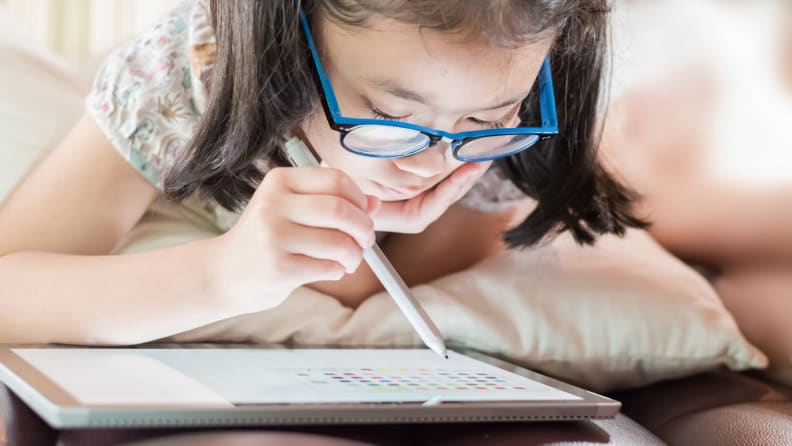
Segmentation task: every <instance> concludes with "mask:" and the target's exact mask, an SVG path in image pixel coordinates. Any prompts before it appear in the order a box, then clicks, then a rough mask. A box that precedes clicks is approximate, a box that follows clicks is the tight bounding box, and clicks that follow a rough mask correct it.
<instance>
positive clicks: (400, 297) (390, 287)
mask: <svg viewBox="0 0 792 446" xmlns="http://www.w3.org/2000/svg"><path fill="white" fill-rule="evenodd" d="M285 148H286V155H287V156H288V157H289V161H290V162H291V163H292V165H294V166H297V167H319V162H318V161H317V160H316V158H315V157H314V155H313V153H312V152H311V150H310V149H309V148H308V147H307V146H306V145H305V143H304V142H303V141H302V140H301V139H300V138H298V137H296V136H295V137H292V138H290V139H289V140H288V141H286V143H285ZM363 259H364V260H365V261H366V263H368V265H369V267H370V268H371V271H373V272H374V275H376V276H377V278H378V279H379V280H380V282H382V285H383V286H384V287H385V290H387V291H388V293H389V294H390V295H391V298H393V300H394V302H396V305H398V306H399V309H400V310H401V312H402V313H404V316H405V317H407V320H408V321H409V322H410V324H411V325H412V326H413V328H415V331H416V332H418V336H420V337H421V339H422V340H423V341H424V343H425V344H426V345H427V346H428V347H429V348H431V349H432V350H433V351H434V352H435V353H437V354H439V355H440V356H443V357H445V358H448V353H447V352H446V346H445V343H444V342H443V335H441V334H440V330H438V329H437V326H435V324H434V322H432V319H431V318H429V315H428V314H427V313H426V310H424V309H423V307H422V306H421V304H420V302H418V300H417V299H416V298H415V296H413V295H412V292H410V288H409V287H408V286H407V284H405V283H404V280H402V278H401V276H399V273H397V272H396V270H395V269H394V268H393V265H391V263H390V261H389V260H388V258H387V257H385V254H384V253H383V252H382V250H381V249H380V247H379V246H378V245H377V244H376V243H375V244H373V245H372V246H371V247H369V248H365V249H364V250H363Z"/></svg>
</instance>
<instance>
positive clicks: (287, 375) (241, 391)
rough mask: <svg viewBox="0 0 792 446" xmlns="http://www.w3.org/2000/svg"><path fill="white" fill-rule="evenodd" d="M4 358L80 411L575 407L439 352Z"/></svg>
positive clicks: (65, 352) (552, 392)
mask: <svg viewBox="0 0 792 446" xmlns="http://www.w3.org/2000/svg"><path fill="white" fill-rule="evenodd" d="M13 352H14V353H15V354H16V355H18V356H20V357H21V358H23V359H24V360H25V361H27V362H28V363H30V364H31V365H32V366H34V367H35V368H37V369H38V370H39V371H40V372H41V373H43V374H45V375H46V376H47V377H48V378H49V379H50V380H52V381H53V382H54V383H55V384H57V385H58V386H60V387H61V388H62V389H63V390H64V391H66V392H67V393H69V394H70V395H71V396H72V397H74V398H75V399H76V400H78V401H80V402H81V403H82V404H85V405H113V406H115V405H161V406H174V405H176V406H183V405H202V406H205V405H211V406H218V407H223V406H232V405H257V404H293V403H318V404H322V403H361V402H364V403H402V402H421V403H423V404H433V403H440V402H455V401H521V402H524V401H555V400H580V399H581V398H579V397H577V396H575V395H572V394H570V393H567V392H564V391H561V390H559V389H556V388H553V387H550V386H547V385H545V384H542V383H539V382H536V381H534V380H531V379H528V378H526V377H523V376H520V375H517V374H515V373H512V372H509V371H506V370H502V369H499V368H497V367H495V366H492V365H490V364H487V363H484V362H481V361H478V360H476V359H473V358H470V357H467V356H464V355H462V354H458V353H455V352H451V351H449V358H448V359H445V358H441V357H439V356H438V355H436V354H435V353H433V352H431V351H429V350H418V349H404V350H390V349H295V350H287V349H275V350H270V349H238V348H233V349H223V348H217V349H211V348H210V349H142V348H140V349H139V348H134V349H117V348H113V349H74V348H68V349H66V348H64V349H54V348H46V349H35V348H17V349H13Z"/></svg>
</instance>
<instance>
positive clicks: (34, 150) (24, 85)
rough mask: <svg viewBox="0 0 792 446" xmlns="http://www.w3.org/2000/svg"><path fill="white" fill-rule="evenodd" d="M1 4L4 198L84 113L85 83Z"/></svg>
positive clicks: (0, 175)
mask: <svg viewBox="0 0 792 446" xmlns="http://www.w3.org/2000/svg"><path fill="white" fill-rule="evenodd" d="M18 22H19V21H18V20H17V19H16V18H14V17H13V15H12V14H11V13H10V12H8V10H6V9H4V8H0V60H2V61H3V63H2V64H0V117H2V119H0V202H2V201H3V200H4V198H5V197H6V196H7V195H8V194H9V193H10V191H11V189H12V188H13V187H14V186H15V185H16V184H17V183H18V181H19V180H20V179H21V178H22V177H23V175H24V174H25V173H27V172H28V171H29V170H30V168H31V167H32V166H33V164H34V163H35V162H36V160H38V159H39V158H40V156H41V154H42V153H43V152H44V151H46V150H47V149H49V148H51V147H52V146H53V145H54V144H57V142H58V141H59V140H60V139H61V138H63V136H64V135H65V134H66V132H67V131H68V130H69V129H70V128H71V127H72V125H74V123H75V122H76V121H77V119H78V118H79V117H80V115H81V114H82V113H83V98H84V96H85V92H86V91H87V87H88V86H87V85H86V84H85V83H83V82H81V81H80V80H79V78H78V77H77V76H76V75H75V74H74V73H73V72H72V71H71V70H70V69H69V68H68V67H67V66H66V65H65V63H64V62H63V61H62V60H60V59H58V58H57V57H56V56H55V55H54V54H53V53H51V52H50V51H49V50H47V49H46V48H45V47H44V46H43V45H40V44H37V43H36V42H35V41H33V40H32V39H31V38H30V37H29V35H27V34H26V33H25V32H24V30H23V29H21V27H20V26H19V24H18Z"/></svg>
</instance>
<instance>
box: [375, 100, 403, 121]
mask: <svg viewBox="0 0 792 446" xmlns="http://www.w3.org/2000/svg"><path fill="white" fill-rule="evenodd" d="M368 109H369V112H371V114H372V115H373V116H374V118H375V119H385V120H388V121H403V120H405V119H407V118H409V117H410V115H404V116H391V115H389V114H387V113H385V112H383V111H382V110H380V109H378V108H377V107H375V106H373V105H372V104H368Z"/></svg>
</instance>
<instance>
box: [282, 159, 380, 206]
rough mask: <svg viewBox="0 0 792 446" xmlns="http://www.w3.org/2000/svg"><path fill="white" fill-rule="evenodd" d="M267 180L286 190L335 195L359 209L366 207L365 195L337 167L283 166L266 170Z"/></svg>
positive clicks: (298, 192) (299, 192)
mask: <svg viewBox="0 0 792 446" xmlns="http://www.w3.org/2000/svg"><path fill="white" fill-rule="evenodd" d="M266 176H267V177H270V178H269V180H271V181H275V182H276V183H278V184H279V185H281V186H282V187H285V188H286V189H287V190H289V191H291V192H294V193H297V194H306V195H317V194H318V195H337V196H339V197H342V198H345V199H347V200H349V202H350V203H353V204H354V205H355V206H357V207H359V208H360V209H364V210H365V209H366V204H367V199H366V195H365V194H364V193H363V191H361V190H360V188H359V187H358V186H357V184H355V182H354V181H353V180H352V179H351V178H350V177H349V176H348V175H347V174H345V173H344V172H342V171H340V170H338V169H332V168H323V167H298V168H292V167H285V168H275V169H272V170H270V171H269V172H267V174H266Z"/></svg>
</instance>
